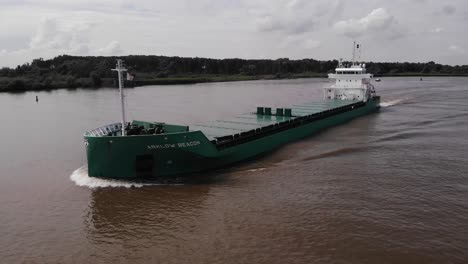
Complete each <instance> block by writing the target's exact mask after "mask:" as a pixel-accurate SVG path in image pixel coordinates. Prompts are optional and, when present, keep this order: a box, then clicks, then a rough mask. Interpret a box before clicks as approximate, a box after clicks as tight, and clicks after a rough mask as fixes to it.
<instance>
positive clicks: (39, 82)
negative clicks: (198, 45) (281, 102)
mask: <svg viewBox="0 0 468 264" xmlns="http://www.w3.org/2000/svg"><path fill="white" fill-rule="evenodd" d="M142 75H143V74H142ZM298 78H326V74H320V73H301V74H285V75H280V74H277V75H255V76H252V75H241V74H236V75H211V74H204V75H174V76H168V77H164V78H158V77H157V76H151V75H144V77H143V78H135V80H133V81H125V86H127V87H134V86H145V85H177V84H196V83H209V82H236V81H254V80H278V79H298ZM116 86H117V79H116V78H99V79H93V78H74V77H73V76H69V75H53V76H52V77H50V76H49V77H47V78H40V77H37V78H32V77H20V78H18V77H15V78H9V77H0V92H23V91H48V90H56V89H64V88H68V89H69V88H101V87H116Z"/></svg>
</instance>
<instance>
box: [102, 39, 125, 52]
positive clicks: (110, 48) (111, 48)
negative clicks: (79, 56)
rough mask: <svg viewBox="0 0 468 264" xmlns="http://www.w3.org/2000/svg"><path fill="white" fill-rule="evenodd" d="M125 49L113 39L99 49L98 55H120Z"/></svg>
mask: <svg viewBox="0 0 468 264" xmlns="http://www.w3.org/2000/svg"><path fill="white" fill-rule="evenodd" d="M122 52H123V50H122V48H121V47H120V43H119V42H118V41H115V40H114V41H111V42H110V43H109V44H107V45H106V46H105V47H103V48H100V49H98V50H97V53H98V55H120V54H122Z"/></svg>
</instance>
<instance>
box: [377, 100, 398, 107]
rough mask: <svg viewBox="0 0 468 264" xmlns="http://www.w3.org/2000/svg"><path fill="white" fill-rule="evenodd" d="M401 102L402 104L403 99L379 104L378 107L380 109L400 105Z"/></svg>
mask: <svg viewBox="0 0 468 264" xmlns="http://www.w3.org/2000/svg"><path fill="white" fill-rule="evenodd" d="M401 102H403V99H397V100H393V101H388V102H381V103H380V106H381V107H389V106H394V105H397V104H400V103H401Z"/></svg>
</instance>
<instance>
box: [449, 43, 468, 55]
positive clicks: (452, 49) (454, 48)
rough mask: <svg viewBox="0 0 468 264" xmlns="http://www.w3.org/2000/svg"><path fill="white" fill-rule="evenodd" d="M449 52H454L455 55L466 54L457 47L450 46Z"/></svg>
mask: <svg viewBox="0 0 468 264" xmlns="http://www.w3.org/2000/svg"><path fill="white" fill-rule="evenodd" d="M448 50H449V51H451V52H454V53H459V54H464V53H465V50H464V49H463V48H461V47H459V46H457V45H453V44H452V45H450V46H449V47H448Z"/></svg>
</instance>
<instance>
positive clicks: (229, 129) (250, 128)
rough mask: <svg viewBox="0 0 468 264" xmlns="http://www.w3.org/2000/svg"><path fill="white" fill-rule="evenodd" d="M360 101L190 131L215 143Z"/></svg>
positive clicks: (309, 107) (194, 127)
mask: <svg viewBox="0 0 468 264" xmlns="http://www.w3.org/2000/svg"><path fill="white" fill-rule="evenodd" d="M357 102H359V101H344V100H331V101H320V102H310V103H305V104H300V105H293V106H292V107H291V110H292V115H291V116H284V115H281V116H280V115H276V114H275V113H272V114H271V115H266V114H264V115H262V114H257V113H246V114H242V115H240V116H237V117H232V118H229V119H226V120H216V121H214V122H211V123H208V124H196V125H192V126H190V131H202V132H203V134H205V136H206V137H207V138H208V139H209V140H211V141H213V140H218V141H219V140H220V139H222V138H226V137H231V136H232V137H236V136H241V135H242V134H246V133H250V132H252V133H253V132H255V131H258V129H263V128H266V127H270V126H275V125H279V124H280V123H284V122H285V121H293V120H295V119H299V118H301V117H306V116H311V115H315V114H320V113H326V112H329V111H330V110H334V109H337V108H341V107H344V106H348V105H353V104H356V103H357Z"/></svg>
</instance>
